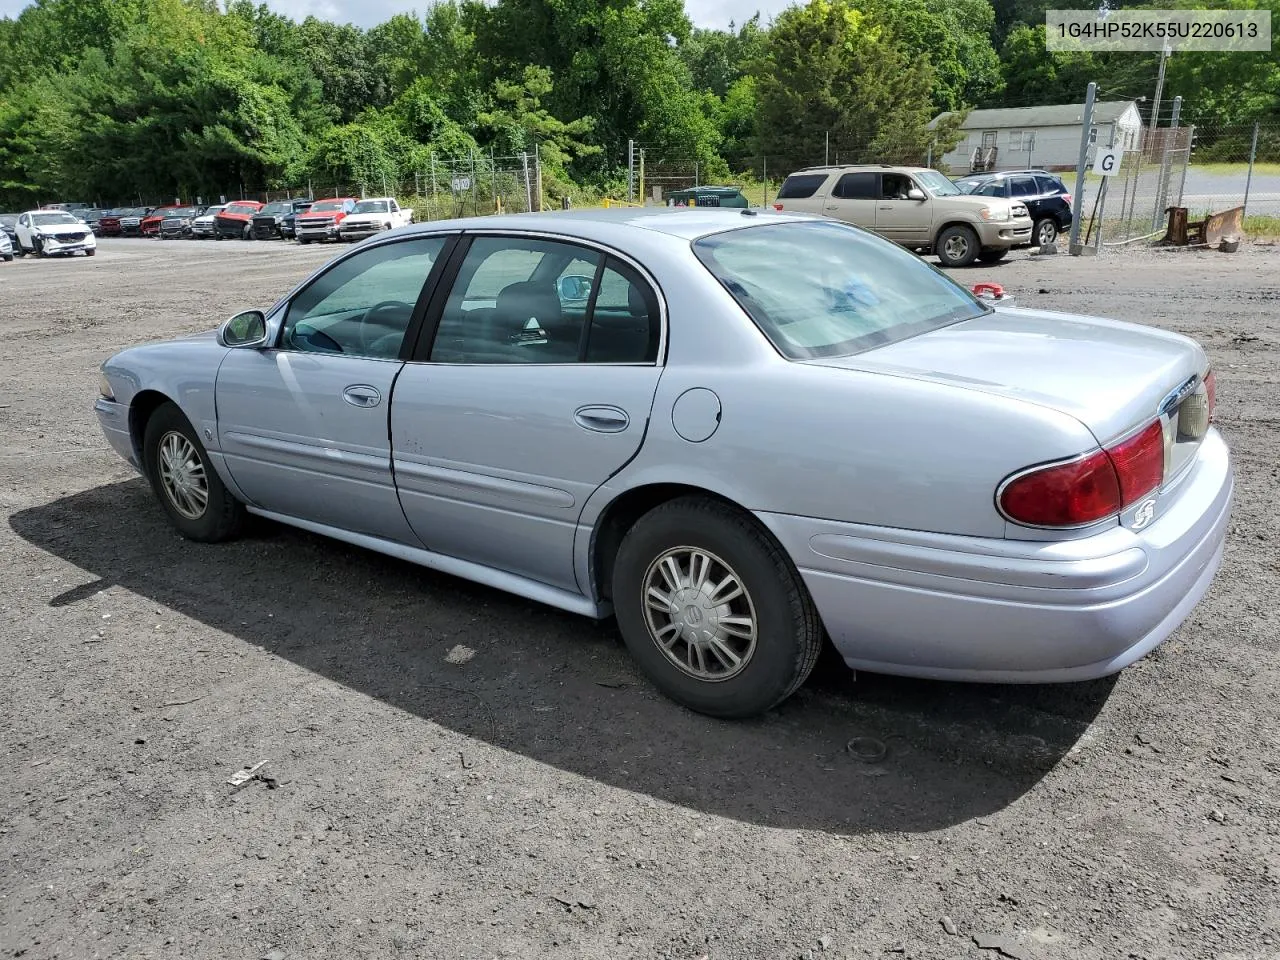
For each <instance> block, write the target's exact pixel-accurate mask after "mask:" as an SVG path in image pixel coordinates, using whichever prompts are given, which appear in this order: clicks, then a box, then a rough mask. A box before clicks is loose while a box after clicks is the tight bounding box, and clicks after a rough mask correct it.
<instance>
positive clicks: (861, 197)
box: [822, 173, 880, 230]
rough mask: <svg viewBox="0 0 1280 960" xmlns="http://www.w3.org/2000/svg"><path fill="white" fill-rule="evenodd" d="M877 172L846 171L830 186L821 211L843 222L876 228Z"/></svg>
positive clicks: (868, 228)
mask: <svg viewBox="0 0 1280 960" xmlns="http://www.w3.org/2000/svg"><path fill="white" fill-rule="evenodd" d="M879 181H880V174H878V173H846V174H844V175H843V176H841V177H840V179H839V180H837V181H836V185H835V186H834V187H832V188H831V196H829V197H828V198H827V199H826V202H825V203H824V205H823V208H822V212H823V213H824V214H826V215H827V216H828V217H835V218H836V219H837V220H843V221H844V222H845V223H852V224H854V225H855V226H859V227H864V228H866V229H867V230H874V229H875V228H876V194H877V191H878V189H879Z"/></svg>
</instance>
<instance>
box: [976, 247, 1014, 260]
mask: <svg viewBox="0 0 1280 960" xmlns="http://www.w3.org/2000/svg"><path fill="white" fill-rule="evenodd" d="M1008 255H1009V248H1008V247H1001V248H1000V249H999V250H983V251H982V252H981V253H980V254H978V259H979V260H980V261H981V262H982V263H999V262H1000V261H1001V260H1003V259H1004V258H1005V257H1007V256H1008Z"/></svg>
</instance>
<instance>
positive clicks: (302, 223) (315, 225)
mask: <svg viewBox="0 0 1280 960" xmlns="http://www.w3.org/2000/svg"><path fill="white" fill-rule="evenodd" d="M358 202H359V201H358V200H356V199H355V198H354V197H334V198H332V199H329V200H317V201H316V202H315V203H313V204H312V205H311V209H310V210H308V211H307V212H306V213H300V214H298V218H297V220H295V221H294V230H295V232H296V233H297V237H298V242H299V243H310V242H311V241H312V240H319V241H320V242H322V243H323V242H324V241H325V240H337V239H338V224H340V223H342V221H343V220H345V219H346V217H347V214H348V213H350V212H351V211H352V210H354V209H355V206H356V204H357V203H358Z"/></svg>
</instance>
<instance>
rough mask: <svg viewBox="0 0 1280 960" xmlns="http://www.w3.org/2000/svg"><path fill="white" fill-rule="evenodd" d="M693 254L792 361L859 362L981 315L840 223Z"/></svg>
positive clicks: (758, 232) (762, 230)
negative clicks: (853, 358)
mask: <svg viewBox="0 0 1280 960" xmlns="http://www.w3.org/2000/svg"><path fill="white" fill-rule="evenodd" d="M693 250H694V253H695V254H696V255H697V257H698V259H699V260H701V261H702V263H703V265H705V266H706V267H707V269H708V270H710V271H711V273H712V274H713V275H714V276H715V277H716V279H718V280H719V281H720V282H721V284H723V285H724V287H725V289H726V290H728V291H729V293H730V294H731V295H732V296H733V298H734V299H735V300H737V302H738V304H739V306H741V307H742V309H743V311H745V312H746V314H747V315H748V316H749V317H750V318H751V319H752V320H753V321H754V322H755V324H756V326H758V327H759V328H760V330H761V332H762V333H763V334H764V335H765V336H766V337H768V338H769V340H770V342H772V343H773V345H774V346H775V347H776V348H777V350H778V351H779V352H780V353H781V354H782V355H783V356H785V357H788V358H790V359H792V360H807V359H814V358H819V357H834V356H845V355H848V354H853V353H859V352H861V351H863V350H869V349H871V348H872V347H878V346H882V345H884V344H887V343H894V342H896V341H899V340H905V339H907V338H909V337H914V336H918V335H919V334H922V333H927V332H928V331H930V330H937V329H939V328H940V327H944V326H947V325H949V324H952V323H957V322H959V321H961V320H968V319H971V318H973V317H977V316H981V315H983V314H985V313H988V312H990V308H988V307H986V306H984V305H983V304H982V303H980V302H979V301H978V299H977V298H976V297H975V296H974V295H973V294H972V293H970V292H969V291H968V290H966V289H965V288H964V287H962V286H961V285H960V284H958V283H956V282H955V281H954V280H952V279H951V278H949V277H947V276H946V275H945V274H943V273H942V272H941V271H940V270H936V269H934V268H933V267H931V266H929V265H928V264H926V263H925V262H924V261H923V260H921V259H920V258H919V257H917V256H916V255H915V254H913V253H910V252H908V251H906V250H904V249H902V248H901V247H899V246H897V245H896V244H894V243H892V242H890V241H887V240H883V239H881V238H879V237H876V236H873V235H871V234H868V233H866V232H865V231H862V230H858V229H857V228H855V227H850V226H847V225H845V224H842V223H831V222H814V223H788V224H767V225H763V226H758V227H745V228H740V229H736V230H728V231H725V232H723V233H717V234H712V235H710V236H706V237H703V238H701V239H699V240H697V241H695V242H694V244H693Z"/></svg>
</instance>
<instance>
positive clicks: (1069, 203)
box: [1062, 193, 1071, 207]
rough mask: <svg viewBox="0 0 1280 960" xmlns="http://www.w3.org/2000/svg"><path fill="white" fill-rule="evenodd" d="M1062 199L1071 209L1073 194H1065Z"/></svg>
mask: <svg viewBox="0 0 1280 960" xmlns="http://www.w3.org/2000/svg"><path fill="white" fill-rule="evenodd" d="M1062 199H1063V200H1065V201H1067V206H1068V207H1069V206H1071V194H1069V193H1064V194H1063V195H1062Z"/></svg>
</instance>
